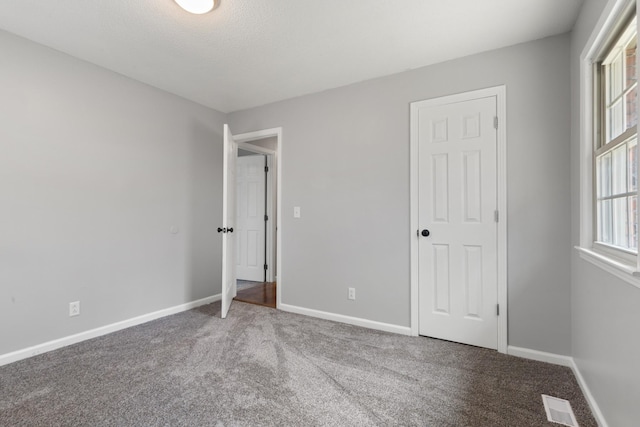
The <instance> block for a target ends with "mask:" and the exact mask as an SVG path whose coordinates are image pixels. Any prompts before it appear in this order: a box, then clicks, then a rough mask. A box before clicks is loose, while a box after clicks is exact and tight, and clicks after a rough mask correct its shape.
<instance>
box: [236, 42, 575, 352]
mask: <svg viewBox="0 0 640 427" xmlns="http://www.w3.org/2000/svg"><path fill="white" fill-rule="evenodd" d="M568 55H569V36H568V35H564V36H558V37H553V38H548V39H544V40H540V41H535V42H531V43H526V44H522V45H518V46H513V47H510V48H505V49H500V50H496V51H491V52H487V53H483V54H480V55H475V56H470V57H467V58H463V59H459V60H455V61H451V62H446V63H442V64H438V65H434V66H429V67H426V68H421V69H417V70H413V71H408V72H405V73H401V74H396V75H393V76H389V77H385V78H381V79H376V80H371V81H367V82H363V83H359V84H355V85H351V86H347V87H343V88H339V89H335V90H329V91H326V92H322V93H318V94H313V95H309V96H304V97H300V98H295V99H291V100H287V101H283V102H279V103H275V104H271V105H267V106H264V107H260V108H255V109H251V110H247V111H241V112H236V113H232V114H230V116H229V117H230V118H229V120H230V123H231V127H232V129H233V131H234V132H236V133H242V132H248V131H253V130H259V129H266V128H272V127H277V126H282V127H283V144H282V150H283V153H282V161H283V182H282V188H283V194H282V197H283V205H282V207H283V229H282V232H283V235H282V239H283V246H282V250H283V260H282V262H283V265H282V272H281V274H282V279H281V280H282V283H283V291H282V292H283V293H282V298H283V302H284V303H285V304H291V305H294V306H300V307H306V308H312V309H317V310H323V311H328V312H332V313H338V314H342V315H347V316H355V317H359V318H364V319H369V320H374V321H379V322H385V323H390V324H395V325H402V326H409V324H410V295H409V294H410V289H409V288H410V284H409V281H410V278H409V258H410V253H409V244H410V238H411V237H412V235H413V233H412V232H411V230H409V103H410V102H412V101H417V100H423V99H428V98H433V97H437V96H442V95H449V94H454V93H459V92H464V91H470V90H475V89H480V88H485V87H490V86H496V85H502V84H506V86H507V113H508V142H507V144H508V209H509V213H508V219H509V259H508V270H509V272H508V286H509V344H510V345H514V346H520V347H526V348H531V349H536V350H540V351H548V352H552V353H559V354H570V351H571V348H570V342H571V340H570V336H569V333H570V253H569V250H568V249H567V248H568V247H569V244H570V231H569V230H570V226H569V224H570V217H569V214H570V202H569V200H570V194H569V178H570V174H569V168H568V165H569V135H570V134H569V131H570V127H569V121H570V74H569V61H568V59H567V58H568ZM294 206H301V207H302V218H300V219H294V218H293V215H292V209H293V207H294ZM347 287H355V288H356V291H357V300H356V301H349V300H348V299H347Z"/></svg>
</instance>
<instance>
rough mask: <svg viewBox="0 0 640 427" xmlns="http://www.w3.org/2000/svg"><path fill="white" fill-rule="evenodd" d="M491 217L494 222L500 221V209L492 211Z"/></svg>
mask: <svg viewBox="0 0 640 427" xmlns="http://www.w3.org/2000/svg"><path fill="white" fill-rule="evenodd" d="M493 219H494V221H495V222H500V211H498V210H495V211H493Z"/></svg>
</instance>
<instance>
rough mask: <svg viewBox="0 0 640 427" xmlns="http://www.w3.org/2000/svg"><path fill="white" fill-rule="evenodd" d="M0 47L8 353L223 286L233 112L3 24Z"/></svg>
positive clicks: (0, 268) (0, 301)
mask: <svg viewBox="0 0 640 427" xmlns="http://www.w3.org/2000/svg"><path fill="white" fill-rule="evenodd" d="M0 52H2V54H1V55H0V118H1V122H2V124H1V125H0V152H1V155H0V195H1V198H2V208H1V209H0V337H2V338H1V339H0V354H4V353H8V352H11V351H14V350H18V349H22V348H25V347H28V346H31V345H35V344H40V343H43V342H46V341H48V340H52V339H56V338H60V337H64V336H68V335H72V334H75V333H78V332H82V331H85V330H89V329H92V328H95V327H99V326H103V325H106V324H110V323H113V322H116V321H120V320H124V319H129V318H132V317H135V316H138V315H142V314H145V313H149V312H153V311H156V310H160V309H163V308H167V307H171V306H175V305H178V304H182V303H185V302H189V301H193V300H197V299H199V298H204V297H207V296H211V295H214V294H218V293H219V292H220V268H221V266H220V258H221V253H220V248H219V246H220V242H219V238H218V236H217V233H216V231H215V227H217V225H218V224H220V223H221V214H222V212H221V209H220V199H221V195H222V184H221V176H222V161H221V156H220V153H221V152H222V136H221V131H222V124H223V119H224V118H225V116H224V115H222V114H221V113H218V112H216V111H213V110H210V109H207V108H205V107H202V106H199V105H196V104H194V103H192V102H189V101H186V100H184V99H181V98H178V97H176V96H173V95H169V94H167V93H165V92H161V91H159V90H157V89H153V88H151V87H149V86H146V85H143V84H141V83H138V82H135V81H132V80H130V79H127V78H125V77H122V76H120V75H118V74H114V73H111V72H109V71H106V70H104V69H101V68H99V67H96V66H93V65H90V64H88V63H85V62H82V61H79V60H76V59H73V58H71V57H69V56H66V55H64V54H61V53H59V52H56V51H54V50H50V49H47V48H45V47H42V46H40V45H37V44H34V43H32V42H29V41H27V40H25V39H21V38H18V37H15V36H13V35H10V34H8V33H6V32H0ZM171 226H177V227H179V230H180V231H179V233H178V234H171V233H170V232H169V229H170V227H171ZM76 300H79V301H80V302H81V315H80V316H79V317H73V318H70V317H68V303H69V302H70V301H76Z"/></svg>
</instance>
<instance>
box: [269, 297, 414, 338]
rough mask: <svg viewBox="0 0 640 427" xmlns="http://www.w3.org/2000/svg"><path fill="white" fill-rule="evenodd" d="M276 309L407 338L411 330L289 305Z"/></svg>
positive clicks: (407, 327)
mask: <svg viewBox="0 0 640 427" xmlns="http://www.w3.org/2000/svg"><path fill="white" fill-rule="evenodd" d="M278 309H279V310H282V311H288V312H289V313H296V314H303V315H305V316H310V317H316V318H318V319H324V320H333V321H334V322H340V323H346V324H349V325H355V326H362V327H363V328H369V329H376V330H378V331H385V332H392V333H395V334H401V335H409V336H410V335H411V328H410V327H409V326H398V325H392V324H390V323H382V322H376V321H374V320H367V319H362V318H359V317H351V316H345V315H342V314H335V313H329V312H327V311H320V310H313V309H311V308H304V307H298V306H295V305H289V304H280V306H279V307H278Z"/></svg>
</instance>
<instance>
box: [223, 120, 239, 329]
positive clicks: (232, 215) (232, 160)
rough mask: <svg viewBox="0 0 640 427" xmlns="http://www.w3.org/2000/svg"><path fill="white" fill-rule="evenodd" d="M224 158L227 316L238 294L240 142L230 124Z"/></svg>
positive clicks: (224, 308) (225, 304) (224, 245)
mask: <svg viewBox="0 0 640 427" xmlns="http://www.w3.org/2000/svg"><path fill="white" fill-rule="evenodd" d="M223 145H224V158H223V166H222V170H223V181H222V228H218V232H221V233H222V313H221V317H222V318H223V319H224V318H225V317H227V313H228V312H229V308H230V307H231V301H233V298H234V297H235V296H236V260H235V249H236V233H234V231H235V230H234V227H235V221H236V158H237V157H238V144H237V143H236V142H235V141H234V139H233V135H232V134H231V130H230V129H229V126H228V125H226V124H225V125H224V144H223Z"/></svg>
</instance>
